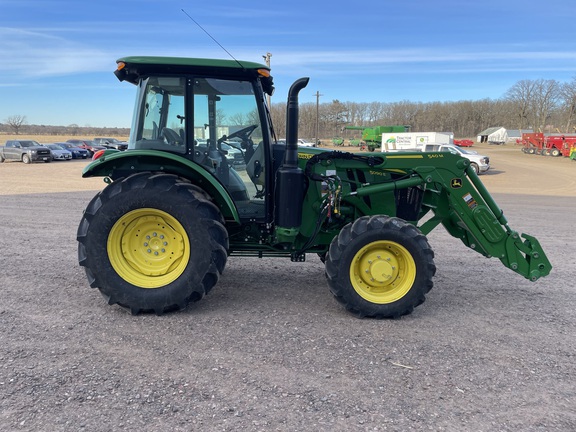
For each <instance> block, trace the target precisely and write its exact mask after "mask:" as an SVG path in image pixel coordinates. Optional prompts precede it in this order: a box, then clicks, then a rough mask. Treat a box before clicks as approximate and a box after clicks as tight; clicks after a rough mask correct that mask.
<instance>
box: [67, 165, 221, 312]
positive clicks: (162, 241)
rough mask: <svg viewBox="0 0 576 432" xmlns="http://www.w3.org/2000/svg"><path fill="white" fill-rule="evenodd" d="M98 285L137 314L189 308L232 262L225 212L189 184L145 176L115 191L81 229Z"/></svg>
mask: <svg viewBox="0 0 576 432" xmlns="http://www.w3.org/2000/svg"><path fill="white" fill-rule="evenodd" d="M77 239H78V242H79V243H78V261H79V264H80V265H81V266H84V267H85V271H86V275H87V277H88V280H89V283H90V286H91V287H93V288H98V289H99V290H100V292H101V293H102V294H103V295H104V297H105V298H106V299H107V300H108V303H109V304H118V305H120V306H122V307H125V308H128V309H129V310H130V311H131V312H132V313H133V314H138V313H140V312H155V313H156V314H158V315H161V314H163V313H165V312H170V311H175V310H180V309H183V308H185V307H186V306H187V305H188V304H189V303H190V302H194V301H198V300H200V299H201V298H202V297H203V296H204V295H205V294H207V293H208V292H209V291H210V289H211V288H212V287H213V286H214V285H215V284H216V282H217V281H218V279H219V277H220V275H221V274H222V272H223V271H224V267H225V265H226V261H227V256H228V255H227V249H228V233H227V231H226V229H225V228H224V220H223V218H222V215H221V213H220V211H219V209H218V208H217V207H216V206H215V205H214V204H212V203H211V202H210V201H209V200H208V196H207V195H206V194H205V193H204V192H203V191H202V190H201V189H200V188H198V187H196V186H194V185H192V184H190V183H188V182H187V181H186V180H183V179H182V178H179V177H177V176H174V175H169V174H152V173H149V172H145V173H139V174H135V175H132V176H130V177H127V178H125V179H120V180H117V181H115V182H114V183H112V184H110V185H108V186H107V187H106V188H105V189H104V190H103V191H102V192H100V193H99V194H97V195H96V196H95V197H94V198H93V199H92V201H91V202H90V203H89V204H88V207H87V208H86V210H85V212H84V215H83V217H82V220H81V222H80V226H79V227H78V235H77Z"/></svg>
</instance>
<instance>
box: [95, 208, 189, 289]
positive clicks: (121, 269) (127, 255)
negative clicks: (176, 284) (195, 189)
mask: <svg viewBox="0 0 576 432" xmlns="http://www.w3.org/2000/svg"><path fill="white" fill-rule="evenodd" d="M106 249H107V252H108V258H109V259H110V263H111V264H112V267H113V268H114V270H115V271H116V273H118V275H119V276H120V277H121V278H122V279H124V280H125V281H126V282H129V283H131V284H132V285H136V286H138V287H141V288H159V287H162V286H165V285H168V284H169V283H171V282H173V281H175V280H176V279H178V277H180V275H182V273H183V272H184V270H185V269H186V266H187V265H188V261H189V260H190V241H189V239H188V235H187V234H186V231H185V230H184V227H183V226H182V225H181V224H180V222H178V220H176V219H175V218H174V217H172V216H171V215H169V214H168V213H166V212H163V211H161V210H158V209H153V208H142V209H138V210H133V211H131V212H129V213H126V214H125V215H123V216H122V217H121V218H120V219H118V221H117V222H116V223H115V224H114V226H113V227H112V229H111V230H110V234H109V235H108V243H107V245H106Z"/></svg>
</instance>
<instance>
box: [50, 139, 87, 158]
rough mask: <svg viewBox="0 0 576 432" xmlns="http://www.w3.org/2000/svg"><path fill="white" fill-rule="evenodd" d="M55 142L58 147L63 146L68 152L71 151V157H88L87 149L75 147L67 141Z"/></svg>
mask: <svg viewBox="0 0 576 432" xmlns="http://www.w3.org/2000/svg"><path fill="white" fill-rule="evenodd" d="M55 144H58V145H59V146H60V147H63V148H64V149H66V150H68V151H69V152H70V153H72V159H87V158H88V150H86V149H83V148H80V147H76V146H75V145H74V144H71V143H69V142H58V143H55Z"/></svg>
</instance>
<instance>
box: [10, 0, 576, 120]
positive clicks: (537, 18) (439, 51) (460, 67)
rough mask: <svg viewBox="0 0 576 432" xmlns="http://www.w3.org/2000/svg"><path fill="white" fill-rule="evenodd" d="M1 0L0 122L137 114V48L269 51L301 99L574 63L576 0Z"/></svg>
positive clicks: (351, 97)
mask: <svg viewBox="0 0 576 432" xmlns="http://www.w3.org/2000/svg"><path fill="white" fill-rule="evenodd" d="M242 4H243V2H241V1H239V0H234V1H232V0H212V1H204V2H200V1H186V0H163V1H160V0H116V1H110V0H98V1H87V0H84V1H82V0H0V122H3V121H4V120H6V118H8V117H9V116H11V115H16V114H18V115H25V116H26V117H27V120H28V123H33V124H46V125H68V124H73V123H75V124H78V125H80V126H88V125H90V126H108V127H129V126H130V118H131V115H132V107H133V101H134V87H133V86H131V85H129V84H126V83H120V82H119V81H117V79H116V78H115V76H114V75H113V73H112V72H113V71H114V69H115V67H116V59H118V58H119V57H123V56H129V55H167V56H185V57H210V58H229V57H228V55H227V54H226V53H225V52H224V51H223V50H222V49H221V48H220V47H219V46H218V45H217V44H216V43H214V42H213V41H212V39H210V38H209V37H208V36H207V35H206V34H205V33H204V32H203V31H202V30H201V29H200V28H198V27H197V26H196V24H194V23H193V22H192V21H191V20H190V19H189V18H188V17H187V16H186V15H185V14H184V13H183V12H182V9H184V10H185V11H186V12H187V13H188V14H189V15H190V16H192V17H193V18H194V20H196V21H197V22H198V23H199V24H200V25H202V27H204V29H206V31H208V32H209V33H210V34H211V35H212V36H213V37H214V38H215V39H216V40H217V41H218V42H219V43H220V44H221V45H223V46H224V47H225V48H226V50H227V51H229V52H230V53H232V55H233V56H234V57H235V58H237V59H240V60H250V61H256V62H262V63H263V62H264V59H263V57H262V56H263V55H265V54H266V53H267V52H270V53H272V57H271V66H272V74H273V76H274V81H275V83H276V93H275V94H274V96H273V98H272V102H282V103H284V102H285V101H286V93H287V91H288V88H289V87H290V85H291V83H292V82H293V81H294V80H296V79H297V78H299V77H302V76H309V77H310V78H311V79H310V84H309V85H308V87H307V88H306V89H304V90H303V91H302V92H301V93H300V102H315V101H316V97H315V93H316V92H317V91H318V92H320V94H321V95H322V96H321V98H320V102H331V101H332V100H335V99H338V100H340V101H354V102H374V101H377V102H395V101H401V100H409V101H414V102H416V101H421V102H429V101H457V100H478V99H484V98H491V99H497V98H500V97H502V96H503V94H504V93H505V92H506V91H507V90H508V89H509V88H510V87H511V86H512V85H514V84H515V83H516V82H518V81H520V80H523V79H540V78H543V79H555V80H558V81H561V82H566V81H571V80H572V79H573V78H574V77H575V76H576V36H575V34H574V17H576V2H575V1H574V0H547V1H545V2H544V1H535V0H509V1H507V0H499V1H494V0H483V1H474V2H471V1H466V0H434V1H431V0H402V1H400V0H395V1H388V0H357V1H355V2H340V1H338V2H324V1H314V0H308V1H301V0H292V1H276V0H270V1H268V2H244V4H245V5H246V6H245V7H244V6H241V5H242Z"/></svg>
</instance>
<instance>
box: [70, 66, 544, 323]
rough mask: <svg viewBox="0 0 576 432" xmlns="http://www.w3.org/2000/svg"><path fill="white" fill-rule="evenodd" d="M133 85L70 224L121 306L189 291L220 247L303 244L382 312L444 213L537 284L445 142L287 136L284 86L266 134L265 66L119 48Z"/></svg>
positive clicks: (227, 251)
mask: <svg viewBox="0 0 576 432" xmlns="http://www.w3.org/2000/svg"><path fill="white" fill-rule="evenodd" d="M115 74H116V76H117V77H118V78H119V79H120V81H127V82H130V83H132V84H134V85H136V87H137V97H136V107H135V111H134V117H133V123H132V128H131V135H130V140H129V148H128V150H126V151H115V150H105V151H103V152H101V153H97V154H95V156H94V158H95V159H94V161H93V162H92V163H91V164H90V165H88V166H87V167H86V168H85V169H84V171H83V176H84V177H93V176H101V177H103V178H104V181H105V182H106V183H107V186H106V187H105V188H104V189H103V190H102V191H101V192H99V193H98V194H97V195H96V196H95V197H94V198H93V199H92V201H91V202H90V203H89V204H88V206H87V208H86V210H85V212H84V214H83V217H82V220H81V222H80V226H79V227H78V233H77V239H78V242H79V244H78V257H79V263H80V265H81V266H84V268H85V271H86V274H87V277H88V280H89V283H90V286H91V287H94V288H98V289H99V290H100V292H101V293H102V294H103V295H104V297H105V298H106V299H107V301H108V303H109V304H118V305H120V306H123V307H125V308H127V309H129V310H130V311H131V312H132V313H134V314H137V313H140V312H154V313H156V314H163V313H166V312H170V311H175V310H180V309H182V308H185V307H186V306H187V305H188V304H189V303H190V302H194V301H198V300H200V299H201V298H202V297H203V296H204V295H206V294H207V293H208V292H209V291H210V290H211V289H212V287H213V286H214V285H215V284H216V283H217V281H218V279H219V277H220V275H221V274H222V272H223V271H224V268H225V265H226V263H227V260H228V258H229V257H242V256H252V257H260V258H266V259H268V258H272V257H283V258H288V259H290V260H291V261H293V262H294V263H296V264H294V265H298V264H297V263H298V262H302V261H304V260H305V257H306V255H307V254H317V255H318V256H319V257H320V259H321V260H322V261H323V262H324V263H325V273H326V277H327V282H328V285H329V287H330V290H331V292H332V294H333V295H334V296H335V298H336V299H337V300H338V301H339V302H340V303H342V304H343V305H344V307H345V308H346V309H347V310H349V311H350V312H351V313H353V314H355V315H357V316H360V317H374V318H395V317H400V316H402V315H406V314H409V313H410V312H412V310H413V309H414V308H415V307H416V306H418V305H419V304H421V303H422V302H424V299H425V296H426V294H427V293H428V291H430V289H431V288H432V285H433V280H432V279H433V277H434V273H435V271H436V267H435V264H434V253H433V251H432V248H431V247H430V245H429V243H428V241H427V239H426V235H427V234H428V233H429V232H431V231H432V230H433V229H434V228H436V227H437V226H438V225H442V226H444V228H446V230H447V231H448V232H449V233H450V234H451V235H452V236H454V237H457V238H459V239H460V240H461V241H462V242H463V243H464V245H465V246H467V247H469V248H471V249H473V250H475V251H477V252H479V253H480V254H482V255H484V256H486V257H496V258H498V259H499V260H500V261H501V262H502V264H504V266H506V267H508V268H510V269H512V270H513V271H515V272H517V273H519V274H520V275H522V276H524V277H526V278H528V279H530V280H532V281H535V280H537V279H538V278H540V277H542V276H546V275H547V274H548V273H549V272H550V270H551V265H550V263H549V261H548V260H547V258H546V255H545V254H544V252H543V250H542V248H541V247H540V244H539V243H538V241H537V240H536V239H535V238H534V237H531V236H529V235H526V234H522V235H520V234H518V233H517V232H515V231H513V230H512V229H511V228H510V227H509V226H508V224H507V221H506V219H505V217H504V215H503V213H502V211H501V210H500V209H499V208H498V206H497V204H496V203H495V202H494V200H493V199H492V198H491V196H490V194H489V193H488V191H487V190H486V189H485V187H484V186H483V184H482V182H481V181H480V180H479V178H478V176H477V175H476V174H475V172H474V170H473V169H472V168H471V167H470V164H469V161H468V160H467V159H464V158H461V157H458V156H456V155H452V154H449V153H420V152H417V153H416V152H415V153H394V154H382V153H372V152H367V153H349V152H340V151H330V150H327V149H319V148H308V147H298V145H297V140H298V94H299V92H300V90H302V89H303V88H304V87H306V85H307V83H308V78H301V79H299V80H297V81H296V82H295V83H294V84H293V85H292V87H291V88H290V91H289V93H288V102H287V104H288V106H287V121H286V124H287V130H286V143H281V142H278V141H277V140H276V132H275V131H274V129H273V126H272V122H271V119H270V113H269V111H268V107H267V105H266V95H271V94H272V93H273V90H274V87H273V82H272V77H271V76H270V69H269V68H268V67H266V66H264V65H261V64H257V63H251V62H240V61H230V60H206V59H191V58H168V57H127V58H123V59H120V60H118V68H117V70H116V72H115Z"/></svg>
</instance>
